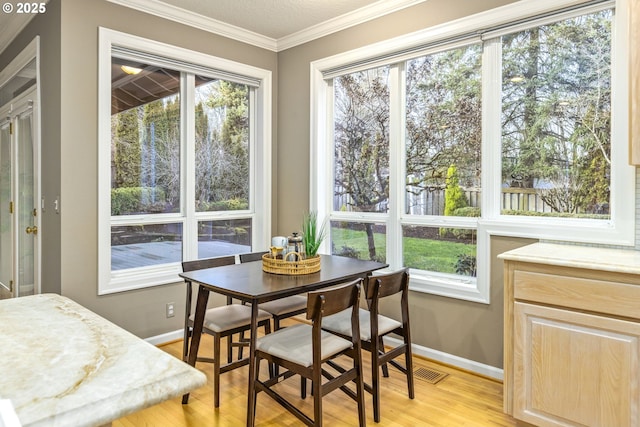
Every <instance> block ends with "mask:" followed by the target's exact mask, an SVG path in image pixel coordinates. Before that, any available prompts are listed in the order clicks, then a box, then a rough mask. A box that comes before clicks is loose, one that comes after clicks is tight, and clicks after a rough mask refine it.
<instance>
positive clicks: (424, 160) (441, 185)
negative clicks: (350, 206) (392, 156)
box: [406, 45, 482, 216]
mask: <svg viewBox="0 0 640 427" xmlns="http://www.w3.org/2000/svg"><path fill="white" fill-rule="evenodd" d="M481 56H482V47H481V46H480V45H472V46H467V47H462V48H459V49H454V50H449V51H445V52H440V53H436V54H433V55H428V56H425V57H421V58H417V59H413V60H411V61H408V62H407V104H406V111H407V112H406V121H407V123H406V126H407V132H406V159H407V160H406V170H407V178H406V213H408V214H413V215H453V216H479V215H480V175H481V174H480V172H481V159H482V155H481V149H482V146H481V141H482V132H481V120H482V111H481V79H480V74H481V73H480V70H481ZM462 208H467V209H463V210H460V209H462Z"/></svg>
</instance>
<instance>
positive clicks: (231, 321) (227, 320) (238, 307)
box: [190, 304, 271, 332]
mask: <svg viewBox="0 0 640 427" xmlns="http://www.w3.org/2000/svg"><path fill="white" fill-rule="evenodd" d="M190 319H191V321H193V319H194V315H191V317H190ZM266 319H271V314H270V313H268V312H266V311H264V310H260V309H258V322H260V321H262V320H266ZM250 324H251V306H250V305H242V304H229V305H223V306H220V307H215V308H210V309H208V310H207V311H206V313H205V315H204V327H205V328H207V329H210V330H212V331H214V332H224V331H228V330H230V329H235V328H239V327H242V326H247V327H248V326H249V325H250Z"/></svg>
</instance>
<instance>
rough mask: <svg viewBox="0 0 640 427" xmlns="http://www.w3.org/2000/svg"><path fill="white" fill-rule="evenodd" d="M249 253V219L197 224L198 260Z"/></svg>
mask: <svg viewBox="0 0 640 427" xmlns="http://www.w3.org/2000/svg"><path fill="white" fill-rule="evenodd" d="M244 252H251V219H248V218H247V219H231V220H222V221H200V222H198V258H211V257H216V256H223V255H234V254H241V253H244Z"/></svg>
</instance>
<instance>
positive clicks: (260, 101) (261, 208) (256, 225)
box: [98, 28, 272, 295]
mask: <svg viewBox="0 0 640 427" xmlns="http://www.w3.org/2000/svg"><path fill="white" fill-rule="evenodd" d="M112 46H119V47H125V48H129V49H132V50H136V51H141V52H148V53H151V54H154V55H158V56H163V57H166V58H170V59H173V60H177V61H184V62H186V63H191V64H197V65H201V66H203V67H209V68H212V69H217V70H223V71H227V72H230V73H233V74H236V75H244V76H247V77H250V78H253V79H256V80H258V81H259V82H260V84H259V87H258V88H256V89H254V90H252V91H250V92H251V93H252V95H251V96H250V100H249V102H250V104H251V108H252V109H253V111H254V113H253V114H252V115H251V116H252V118H251V123H250V131H249V132H250V149H249V152H250V156H251V157H250V162H251V165H252V166H251V168H250V170H251V174H250V177H249V179H250V186H251V190H250V194H251V200H250V201H249V209H248V210H243V211H238V212H221V213H216V212H198V213H196V212H195V208H194V206H192V205H193V203H190V202H189V201H193V198H194V197H195V195H194V190H193V186H194V182H195V171H194V166H193V165H194V162H195V159H194V155H193V149H194V147H193V144H194V143H193V131H192V130H191V128H190V126H189V123H187V124H183V125H181V134H182V137H181V138H182V141H181V148H180V152H181V174H182V177H181V182H182V184H181V188H182V190H181V194H182V197H181V210H180V212H179V213H175V214H162V215H161V216H158V215H141V216H136V217H129V218H126V219H125V220H126V222H127V223H129V222H130V221H131V220H134V221H137V222H138V223H153V224H159V223H181V224H182V226H183V240H182V243H183V253H182V258H183V260H190V259H196V258H197V254H198V238H197V224H198V221H203V220H204V221H206V220H231V219H237V218H242V219H246V218H250V219H251V221H252V227H251V230H252V236H251V241H252V244H253V246H254V248H253V249H256V250H258V249H263V246H264V245H266V243H262V242H268V241H269V239H270V236H271V160H272V154H271V146H272V142H271V134H272V130H271V123H272V114H271V105H272V73H271V71H269V70H264V69H261V68H257V67H254V66H250V65H246V64H241V63H238V62H234V61H230V60H227V59H224V58H219V57H214V56H211V55H207V54H204V53H201V52H197V51H192V50H189V49H184V48H181V47H177V46H172V45H168V44H165V43H161V42H157V41H154V40H150V39H145V38H142V37H137V36H133V35H131V34H126V33H122V32H119V31H114V30H111V29H108V28H99V51H98V55H99V58H98V295H104V294H110V293H115V292H122V291H127V290H132V289H140V288H146V287H150V286H157V285H163V284H168V283H175V282H177V281H178V280H179V278H178V273H180V272H181V267H180V263H179V262H174V263H169V264H160V265H155V266H148V267H138V268H131V269H126V270H118V271H111V226H112V225H118V224H122V222H123V221H125V220H123V219H119V218H116V217H112V216H111V168H110V163H111V124H110V123H111V58H112ZM182 80H183V83H186V84H187V85H188V84H189V82H191V83H193V76H186V77H184V76H183V77H182ZM180 102H181V109H185V110H184V111H191V110H192V109H193V108H192V107H193V104H194V99H193V94H189V91H187V93H186V96H181V100H180ZM187 117H190V116H189V115H187ZM188 121H193V118H191V119H188ZM191 124H193V123H191Z"/></svg>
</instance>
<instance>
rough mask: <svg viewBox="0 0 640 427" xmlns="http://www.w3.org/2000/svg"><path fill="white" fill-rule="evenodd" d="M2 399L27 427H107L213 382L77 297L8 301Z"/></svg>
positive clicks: (0, 338) (1, 316) (0, 309)
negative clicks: (121, 326)
mask: <svg viewBox="0 0 640 427" xmlns="http://www.w3.org/2000/svg"><path fill="white" fill-rule="evenodd" d="M0 325H2V329H3V332H2V334H0V358H1V359H2V363H1V364H0V399H10V400H11V403H12V404H13V407H14V409H15V412H16V413H17V415H18V418H19V420H20V423H21V424H22V426H24V427H26V426H30V427H38V426H47V427H56V426H65V427H67V426H74V427H80V426H101V425H105V424H106V425H109V424H110V423H111V421H113V420H115V419H118V418H120V417H122V416H124V415H127V414H130V413H133V412H136V411H138V410H141V409H143V408H146V407H149V406H152V405H155V404H157V403H160V402H162V401H164V400H167V399H171V398H174V397H177V396H181V395H182V394H184V393H186V392H189V391H191V390H193V389H195V388H198V387H201V386H203V385H205V383H206V377H205V375H204V374H203V373H201V372H200V371H198V370H196V369H194V368H192V367H191V366H189V365H187V364H186V363H184V362H183V361H181V360H180V359H177V358H175V357H173V356H171V355H170V354H167V353H165V352H163V351H162V350H160V349H158V348H156V347H154V346H153V345H151V344H149V343H147V342H145V341H143V340H141V339H140V338H138V337H136V336H134V335H132V334H130V333H129V332H127V331H125V330H124V329H122V328H120V327H118V326H116V325H114V324H113V323H111V322H109V321H107V320H106V319H104V318H102V317H100V316H98V315H97V314H95V313H93V312H91V311H90V310H88V309H86V308H84V307H82V306H81V305H79V304H77V303H75V302H74V301H72V300H70V299H69V298H66V297H62V296H60V295H56V294H41V295H34V296H28V297H21V298H15V299H10V300H3V301H0Z"/></svg>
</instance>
